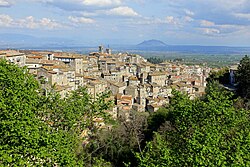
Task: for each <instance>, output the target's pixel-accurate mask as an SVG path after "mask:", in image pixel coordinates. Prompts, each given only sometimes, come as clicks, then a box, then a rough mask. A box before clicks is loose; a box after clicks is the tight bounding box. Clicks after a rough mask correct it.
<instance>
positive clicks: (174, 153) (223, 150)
mask: <svg viewBox="0 0 250 167" xmlns="http://www.w3.org/2000/svg"><path fill="white" fill-rule="evenodd" d="M218 86H219V85H218V84H217V83H212V84H210V85H209V86H208V90H209V92H207V95H206V97H205V98H204V100H199V99H197V100H195V101H191V100H189V98H188V97H187V96H186V95H183V94H181V93H179V92H174V98H172V99H171V104H170V107H168V108H167V110H168V111H167V112H168V114H170V115H171V116H170V117H166V118H169V119H168V120H167V121H166V122H165V123H164V124H162V126H161V127H160V128H159V129H158V134H156V135H155V137H154V140H153V141H150V142H148V143H147V145H146V148H145V149H144V151H143V153H142V154H140V153H136V157H137V158H138V162H139V166H249V165H250V153H249V150H250V131H249V128H250V124H249V121H250V120H249V114H250V113H249V111H246V110H237V109H235V108H234V107H233V100H232V94H231V93H228V92H226V91H225V90H223V89H221V88H218ZM159 135H160V136H159Z"/></svg>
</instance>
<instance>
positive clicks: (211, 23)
mask: <svg viewBox="0 0 250 167" xmlns="http://www.w3.org/2000/svg"><path fill="white" fill-rule="evenodd" d="M200 25H201V26H203V27H212V26H215V23H214V22H211V21H208V20H201V21H200Z"/></svg>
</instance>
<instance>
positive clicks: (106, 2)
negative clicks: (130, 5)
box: [78, 0, 122, 7]
mask: <svg viewBox="0 0 250 167" xmlns="http://www.w3.org/2000/svg"><path fill="white" fill-rule="evenodd" d="M78 1H79V0H78ZM80 2H81V3H82V4H83V5H86V6H101V7H103V6H117V5H120V4H121V3H122V2H121V0H80Z"/></svg>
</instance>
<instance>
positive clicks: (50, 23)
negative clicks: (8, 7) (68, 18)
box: [0, 15, 63, 29]
mask: <svg viewBox="0 0 250 167" xmlns="http://www.w3.org/2000/svg"><path fill="white" fill-rule="evenodd" d="M0 27H14V28H28V29H57V28H61V27H63V25H61V24H60V23H57V22H56V21H54V20H51V19H49V18H42V19H35V18H34V17H33V16H28V17H26V18H23V19H13V18H12V17H10V16H9V15H0Z"/></svg>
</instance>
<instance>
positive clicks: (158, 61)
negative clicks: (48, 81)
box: [147, 57, 164, 64]
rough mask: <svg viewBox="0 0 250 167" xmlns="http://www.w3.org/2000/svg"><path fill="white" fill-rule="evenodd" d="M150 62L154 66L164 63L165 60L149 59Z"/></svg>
mask: <svg viewBox="0 0 250 167" xmlns="http://www.w3.org/2000/svg"><path fill="white" fill-rule="evenodd" d="M147 60H148V62H150V63H152V64H160V63H162V62H164V59H163V58H158V57H150V58H147Z"/></svg>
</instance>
